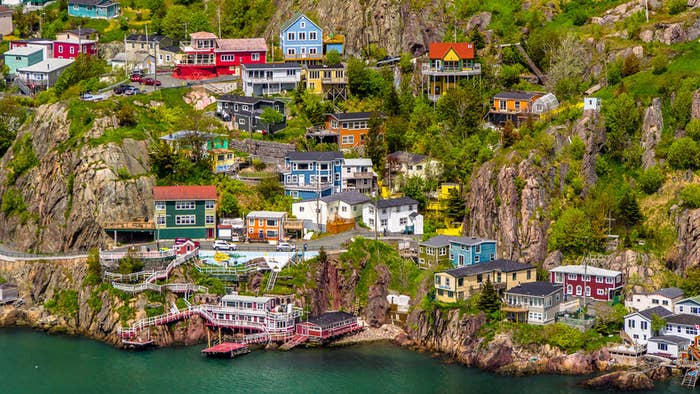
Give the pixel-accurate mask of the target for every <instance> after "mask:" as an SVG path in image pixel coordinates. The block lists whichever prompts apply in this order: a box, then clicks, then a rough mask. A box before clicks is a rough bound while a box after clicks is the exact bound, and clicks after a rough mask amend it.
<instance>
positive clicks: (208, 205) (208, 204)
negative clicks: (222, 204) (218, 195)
mask: <svg viewBox="0 0 700 394" xmlns="http://www.w3.org/2000/svg"><path fill="white" fill-rule="evenodd" d="M215 204H216V201H214V200H207V201H206V202H204V209H214V206H215Z"/></svg>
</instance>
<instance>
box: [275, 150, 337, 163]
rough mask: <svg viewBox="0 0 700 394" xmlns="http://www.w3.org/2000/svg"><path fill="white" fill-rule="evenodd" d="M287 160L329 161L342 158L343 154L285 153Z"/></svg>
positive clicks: (331, 152)
mask: <svg viewBox="0 0 700 394" xmlns="http://www.w3.org/2000/svg"><path fill="white" fill-rule="evenodd" d="M287 158H288V159H289V160H318V161H331V160H336V159H342V158H343V152H340V151H328V152H315V151H314V152H289V153H287Z"/></svg>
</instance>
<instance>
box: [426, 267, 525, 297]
mask: <svg viewBox="0 0 700 394" xmlns="http://www.w3.org/2000/svg"><path fill="white" fill-rule="evenodd" d="M528 271H529V274H528ZM487 277H488V279H489V280H490V281H491V283H493V284H494V285H495V286H498V287H503V288H504V289H505V290H506V291H507V290H510V289H512V288H513V287H515V286H518V285H520V284H522V283H530V282H534V281H535V280H537V272H535V269H534V268H524V269H522V270H518V271H512V272H502V271H500V270H492V271H490V272H485V273H483V274H476V275H469V276H465V277H463V278H455V277H453V276H452V275H450V274H448V273H446V272H438V273H436V274H435V275H434V287H435V290H436V291H435V299H436V300H438V301H440V302H446V303H452V302H457V301H460V300H463V299H466V298H469V297H470V296H472V295H474V294H476V293H478V292H480V291H481V286H482V285H483V284H484V283H485V282H486V279H487ZM437 278H440V283H438V279H437ZM448 279H449V281H448ZM460 279H462V281H461V282H460ZM460 283H461V284H460Z"/></svg>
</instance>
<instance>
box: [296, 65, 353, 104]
mask: <svg viewBox="0 0 700 394" xmlns="http://www.w3.org/2000/svg"><path fill="white" fill-rule="evenodd" d="M306 90H307V91H308V92H311V93H313V94H317V95H320V96H321V97H323V99H324V100H331V101H335V100H345V99H346V98H347V96H348V77H347V70H346V67H345V65H344V64H342V63H340V64H335V65H326V64H310V65H308V66H307V67H306Z"/></svg>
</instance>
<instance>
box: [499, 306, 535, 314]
mask: <svg viewBox="0 0 700 394" xmlns="http://www.w3.org/2000/svg"><path fill="white" fill-rule="evenodd" d="M528 308H529V306H528V305H527V304H506V305H503V307H502V308H501V310H503V311H504V312H515V313H523V312H527V311H529V309H528Z"/></svg>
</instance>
